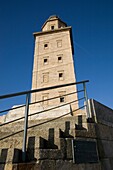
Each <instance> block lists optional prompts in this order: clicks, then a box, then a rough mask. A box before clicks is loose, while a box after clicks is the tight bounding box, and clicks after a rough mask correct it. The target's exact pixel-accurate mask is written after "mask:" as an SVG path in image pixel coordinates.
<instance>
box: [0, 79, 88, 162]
mask: <svg viewBox="0 0 113 170" xmlns="http://www.w3.org/2000/svg"><path fill="white" fill-rule="evenodd" d="M87 82H89V80H85V81H80V82H76V83H69V84H63V85H57V86H52V87H45V88H40V89H35V90H29V91H23V92H19V93H13V94H7V95H2V96H0V100H2V99H7V98H9V99H10V98H13V97H17V96H23V95H25V96H26V102H25V104H23V105H19V106H16V107H14V108H9V109H4V110H1V111H0V114H3V113H5V112H9V111H13V110H18V109H19V108H22V107H24V108H25V116H23V117H19V118H16V119H14V120H11V121H8V122H7V121H6V122H4V123H2V124H0V126H3V127H4V126H5V125H7V124H10V123H13V122H16V121H20V120H22V119H24V130H23V131H24V137H23V147H22V153H23V161H25V160H26V140H27V129H29V128H32V127H33V126H30V127H28V117H29V116H30V117H31V116H33V115H36V114H40V113H42V112H45V113H46V112H47V111H50V110H54V109H56V108H58V107H63V106H66V105H71V104H73V103H76V102H79V108H77V109H75V110H72V112H74V111H77V110H79V109H82V108H84V107H85V108H86V116H87V118H89V117H90V115H89V107H88V97H87V91H86V83H87ZM74 85H77V91H74V92H71V93H68V94H64V95H63V97H64V96H69V95H73V94H75V93H77V94H78V95H79V94H80V93H83V96H82V97H81V95H80V97H78V99H76V100H73V101H70V102H63V104H60V105H59V106H54V107H53V108H48V109H45V110H41V111H38V112H36V113H32V114H29V106H30V105H33V104H36V103H41V102H44V101H49V100H54V99H57V98H59V97H60V96H55V97H52V98H49V99H45V100H40V101H36V102H32V103H31V102H30V97H31V95H32V94H33V93H37V92H44V91H47V90H53V89H59V88H64V87H69V86H74ZM78 85H82V89H80V90H79V89H78ZM80 101H83V102H82V105H81V104H80ZM69 114H70V112H69V113H65V114H64V115H62V116H60V117H63V116H66V115H69ZM58 118H59V117H58ZM7 137H9V136H7ZM7 137H5V138H7ZM2 139H4V138H1V139H0V140H2Z"/></svg>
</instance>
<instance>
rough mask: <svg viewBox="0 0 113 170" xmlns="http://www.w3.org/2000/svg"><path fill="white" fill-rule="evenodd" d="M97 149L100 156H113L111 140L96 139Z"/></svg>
mask: <svg viewBox="0 0 113 170" xmlns="http://www.w3.org/2000/svg"><path fill="white" fill-rule="evenodd" d="M98 150H99V157H100V158H111V157H113V142H112V141H107V140H98Z"/></svg>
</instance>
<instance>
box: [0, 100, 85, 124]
mask: <svg viewBox="0 0 113 170" xmlns="http://www.w3.org/2000/svg"><path fill="white" fill-rule="evenodd" d="M83 99H84V97H83V98H80V99H78V100H73V101H71V102H68V103H65V104H62V105H59V106H55V107H52V108H49V109H46V110H42V111H40V112H35V113H32V114H29V115H28V117H29V116H33V115H36V114H40V113H43V112H47V111H50V110H54V109H56V108H58V107H62V106H65V105H67V104H71V103H75V102H77V101H80V100H83ZM21 119H24V116H23V117H20V118H18V119H15V120H12V121H10V122H5V123H2V124H0V126H4V125H7V124H10V123H13V122H16V121H18V120H21Z"/></svg>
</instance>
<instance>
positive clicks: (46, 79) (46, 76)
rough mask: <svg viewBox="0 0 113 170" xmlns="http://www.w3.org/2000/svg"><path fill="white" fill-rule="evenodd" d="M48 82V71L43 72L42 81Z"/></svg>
mask: <svg viewBox="0 0 113 170" xmlns="http://www.w3.org/2000/svg"><path fill="white" fill-rule="evenodd" d="M47 82H49V73H46V74H43V83H47Z"/></svg>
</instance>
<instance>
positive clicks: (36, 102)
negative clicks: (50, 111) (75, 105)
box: [29, 90, 84, 105]
mask: <svg viewBox="0 0 113 170" xmlns="http://www.w3.org/2000/svg"><path fill="white" fill-rule="evenodd" d="M83 91H84V90H79V91H76V92H73V93H68V94H64V95H62V96H69V95H72V94H76V93H80V92H83ZM59 97H60V96H56V97H52V98H49V99H45V100H39V101H37V102H32V103H30V104H29V105H32V104H36V103H41V102H45V101H48V100H53V99H57V98H59Z"/></svg>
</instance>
